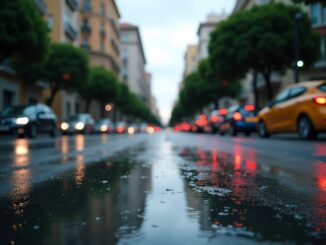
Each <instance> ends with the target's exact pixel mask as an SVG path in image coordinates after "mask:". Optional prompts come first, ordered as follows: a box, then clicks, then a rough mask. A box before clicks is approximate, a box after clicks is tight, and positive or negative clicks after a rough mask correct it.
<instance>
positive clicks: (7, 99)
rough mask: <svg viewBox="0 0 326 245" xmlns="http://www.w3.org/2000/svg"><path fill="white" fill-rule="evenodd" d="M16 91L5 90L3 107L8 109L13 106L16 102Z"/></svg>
mask: <svg viewBox="0 0 326 245" xmlns="http://www.w3.org/2000/svg"><path fill="white" fill-rule="evenodd" d="M14 98H15V93H14V92H11V91H8V90H3V109H6V108H7V107H9V106H12V105H13V103H14Z"/></svg>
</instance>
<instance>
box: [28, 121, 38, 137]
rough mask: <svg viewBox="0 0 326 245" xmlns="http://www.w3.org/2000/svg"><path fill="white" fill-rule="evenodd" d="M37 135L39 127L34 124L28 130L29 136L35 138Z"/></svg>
mask: <svg viewBox="0 0 326 245" xmlns="http://www.w3.org/2000/svg"><path fill="white" fill-rule="evenodd" d="M36 135H37V127H36V125H35V124H32V125H31V126H30V128H29V130H28V137H29V138H31V139H32V138H35V137H36Z"/></svg>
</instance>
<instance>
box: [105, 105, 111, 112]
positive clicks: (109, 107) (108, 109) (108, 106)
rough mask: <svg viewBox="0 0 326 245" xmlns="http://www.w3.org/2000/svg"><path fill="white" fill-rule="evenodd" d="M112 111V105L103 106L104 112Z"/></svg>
mask: <svg viewBox="0 0 326 245" xmlns="http://www.w3.org/2000/svg"><path fill="white" fill-rule="evenodd" d="M112 109H113V104H107V105H106V106H105V110H106V111H107V112H110V111H112Z"/></svg>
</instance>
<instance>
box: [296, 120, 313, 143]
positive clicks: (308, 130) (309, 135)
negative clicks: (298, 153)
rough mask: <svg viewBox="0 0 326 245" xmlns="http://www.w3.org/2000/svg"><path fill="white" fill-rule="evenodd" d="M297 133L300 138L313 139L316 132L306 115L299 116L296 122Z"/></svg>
mask: <svg viewBox="0 0 326 245" xmlns="http://www.w3.org/2000/svg"><path fill="white" fill-rule="evenodd" d="M298 134H299V137H300V138H301V139H305V140H306V139H314V138H316V137H317V133H316V131H315V129H314V127H313V125H312V123H311V121H310V119H309V118H308V117H307V116H301V117H300V119H299V122H298Z"/></svg>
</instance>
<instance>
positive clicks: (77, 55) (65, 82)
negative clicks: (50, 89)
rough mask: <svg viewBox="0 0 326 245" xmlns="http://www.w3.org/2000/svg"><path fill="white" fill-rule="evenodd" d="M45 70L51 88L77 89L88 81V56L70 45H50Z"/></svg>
mask: <svg viewBox="0 0 326 245" xmlns="http://www.w3.org/2000/svg"><path fill="white" fill-rule="evenodd" d="M45 70H46V77H47V79H48V80H49V81H50V82H51V84H52V86H55V87H58V88H60V89H76V88H79V87H80V86H82V84H84V83H86V82H87V80H88V76H89V62H88V55H87V54H86V53H85V51H84V50H82V49H79V48H76V47H74V46H72V45H70V44H52V47H51V51H50V55H49V59H48V60H47V62H46V64H45Z"/></svg>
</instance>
